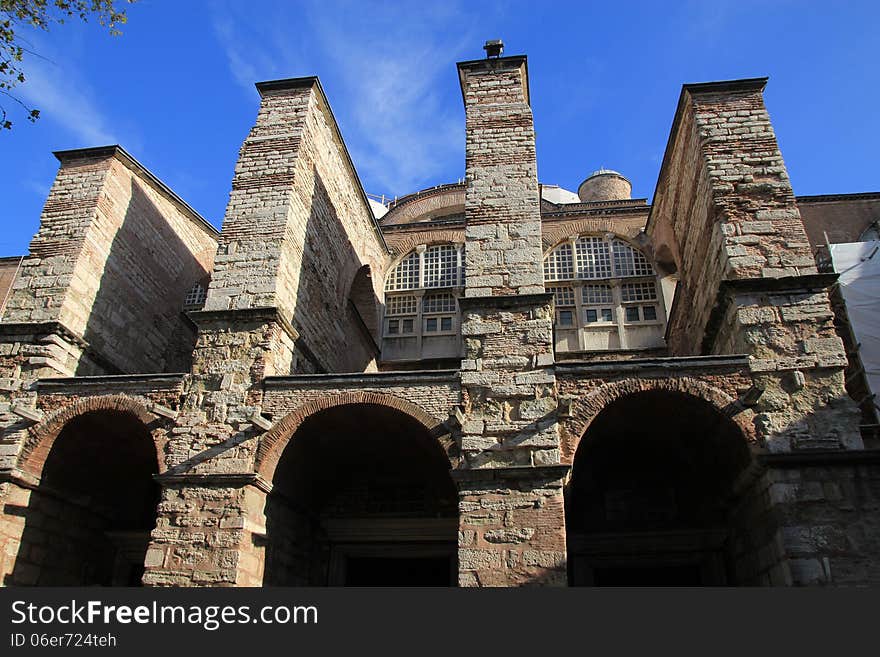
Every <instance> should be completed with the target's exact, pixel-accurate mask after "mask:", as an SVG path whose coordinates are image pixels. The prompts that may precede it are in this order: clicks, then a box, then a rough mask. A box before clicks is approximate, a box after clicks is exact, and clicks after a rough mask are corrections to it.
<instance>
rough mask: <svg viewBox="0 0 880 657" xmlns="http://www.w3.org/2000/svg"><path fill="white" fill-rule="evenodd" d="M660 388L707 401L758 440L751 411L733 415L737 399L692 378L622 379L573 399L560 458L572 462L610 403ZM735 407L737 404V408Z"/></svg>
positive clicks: (743, 432) (748, 438)
mask: <svg viewBox="0 0 880 657" xmlns="http://www.w3.org/2000/svg"><path fill="white" fill-rule="evenodd" d="M651 390H659V391H665V392H678V393H682V394H685V395H689V396H691V397H694V398H696V399H700V400H702V401H705V402H708V403H709V404H710V405H711V406H712V407H714V408H715V409H716V410H717V411H718V412H719V413H721V414H722V415H725V416H727V417H729V418H730V419H731V420H732V421H733V422H734V423H735V424H736V425H737V426H738V427H739V429H740V430H741V431H742V434H743V436H744V437H745V439H746V440H747V441H748V442H749V443H755V442H756V441H757V438H756V435H755V426H754V415H755V414H754V412H753V411H751V410H749V409H745V410H743V411H742V412H740V413H737V414H736V415H732V414H731V412H730V411H731V410H733V408H735V406H734V405H735V403H736V400H735V399H734V398H733V397H731V396H730V395H728V394H727V393H725V392H724V391H722V390H719V389H718V388H716V387H714V386H711V385H709V384H707V383H704V382H703V381H700V380H699V379H695V378H693V377H687V376H683V377H670V378H664V379H623V380H621V381H614V382H611V383H606V384H604V385H601V386H599V387H598V388H596V389H595V390H593V391H591V392H590V393H588V394H587V395H585V396H583V397H580V398H578V399H576V400H575V402H574V405H573V409H572V416H573V421H572V422H571V423H570V424H568V426H567V429H568V431H567V434H568V435H566V436H565V439H564V441H563V454H562V456H563V459H564V460H565V461H566V462H568V463H571V462H572V459H573V458H574V455H575V453H576V452H577V448H578V446H579V445H580V442H581V440H582V438H583V436H584V434H585V433H586V432H587V429H589V428H590V424H592V422H593V420H595V419H596V417H597V416H598V415H599V413H601V412H602V411H603V410H605V408H607V407H608V406H609V405H610V404H611V403H612V402H614V401H616V400H618V399H620V398H621V397H625V396H627V395H632V394H636V393H639V392H648V391H651ZM737 408H738V407H737Z"/></svg>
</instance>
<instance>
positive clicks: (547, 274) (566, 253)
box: [544, 244, 574, 281]
mask: <svg viewBox="0 0 880 657" xmlns="http://www.w3.org/2000/svg"><path fill="white" fill-rule="evenodd" d="M571 278H574V260H573V257H572V252H571V244H561V245H560V246H557V247H556V248H555V249H553V251H551V252H550V255H548V256H547V259H546V260H544V280H546V281H564V280H568V279H571Z"/></svg>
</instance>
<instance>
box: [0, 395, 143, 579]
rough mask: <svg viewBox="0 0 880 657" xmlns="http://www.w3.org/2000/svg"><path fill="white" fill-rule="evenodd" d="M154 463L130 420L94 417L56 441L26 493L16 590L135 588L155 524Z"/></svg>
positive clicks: (120, 415) (104, 414)
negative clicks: (34, 486)
mask: <svg viewBox="0 0 880 657" xmlns="http://www.w3.org/2000/svg"><path fill="white" fill-rule="evenodd" d="M157 472H158V461H157V457H156V449H155V444H154V442H153V439H152V437H151V435H150V432H149V430H148V429H147V427H145V426H144V425H143V423H142V422H141V421H140V420H139V419H138V418H136V417H135V416H134V415H131V414H129V413H124V412H120V411H93V412H89V413H85V414H83V415H80V416H78V417H75V418H74V419H72V420H70V422H68V423H67V424H66V425H65V427H64V428H63V429H62V430H61V432H60V433H59V434H58V437H57V438H56V439H55V442H54V444H53V445H52V449H51V450H50V451H49V455H48V456H47V458H46V462H45V464H44V466H43V470H42V476H41V480H40V485H39V487H38V488H37V489H36V490H34V491H32V492H31V497H30V501H29V504H28V506H27V509H26V510H25V528H24V531H23V533H22V538H21V545H20V548H19V551H18V556H17V558H16V563H15V567H14V569H13V572H12V574H11V581H10V582H7V583H10V584H13V585H21V584H36V585H41V586H139V585H140V584H141V578H142V577H143V573H144V555H145V553H146V550H147V545H148V543H149V539H150V532H151V531H152V530H153V528H154V526H155V522H156V506H157V504H158V502H159V488H158V486H157V485H156V483H155V482H154V480H153V475H154V474H156V473H157Z"/></svg>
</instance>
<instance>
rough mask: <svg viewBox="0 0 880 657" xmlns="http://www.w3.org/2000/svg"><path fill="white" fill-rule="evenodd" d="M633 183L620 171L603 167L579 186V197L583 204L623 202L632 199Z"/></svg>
mask: <svg viewBox="0 0 880 657" xmlns="http://www.w3.org/2000/svg"><path fill="white" fill-rule="evenodd" d="M631 194H632V183H631V182H630V181H629V180H628V179H627V178H626V177H625V176H624V175H623V174H622V173H619V172H618V171H614V170H613V169H606V168H604V167H602V168H601V169H597V170H596V171H594V172H593V173H591V174H590V175H589V176H587V178H586V180H584V182H582V183H581V184H580V185H579V186H578V197H580V200H581V201H582V202H583V203H593V202H596V201H622V200H626V199H629V198H632V196H631Z"/></svg>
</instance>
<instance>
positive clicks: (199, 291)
mask: <svg viewBox="0 0 880 657" xmlns="http://www.w3.org/2000/svg"><path fill="white" fill-rule="evenodd" d="M207 296H208V291H207V290H206V289H205V288H204V286H202V284H201V283H196V284H195V285H193V286H192V287H191V288H190V290H189V292H187V293H186V298H185V299H184V300H183V305H184V306H199V305H201V304H203V303H205V298H206V297H207ZM177 298H178V299H179V298H180V297H177Z"/></svg>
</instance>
